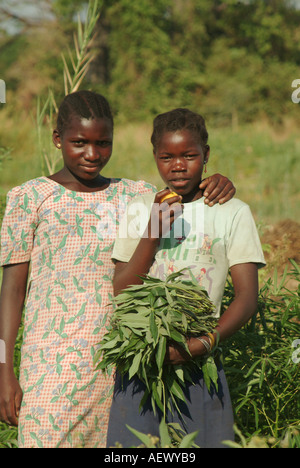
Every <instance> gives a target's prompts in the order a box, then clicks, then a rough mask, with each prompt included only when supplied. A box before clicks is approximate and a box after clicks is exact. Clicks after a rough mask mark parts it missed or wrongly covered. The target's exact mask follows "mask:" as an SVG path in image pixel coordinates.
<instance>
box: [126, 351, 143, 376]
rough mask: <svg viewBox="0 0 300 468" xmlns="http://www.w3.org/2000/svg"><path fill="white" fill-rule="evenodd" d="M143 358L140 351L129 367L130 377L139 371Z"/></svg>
mask: <svg viewBox="0 0 300 468" xmlns="http://www.w3.org/2000/svg"><path fill="white" fill-rule="evenodd" d="M141 359H142V353H139V354H137V355H136V356H135V357H134V359H133V361H132V364H131V366H130V369H129V373H128V374H129V379H131V378H132V377H133V376H134V375H135V374H136V373H137V371H138V368H139V365H140V363H141Z"/></svg>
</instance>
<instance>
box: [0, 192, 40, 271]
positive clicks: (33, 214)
mask: <svg viewBox="0 0 300 468" xmlns="http://www.w3.org/2000/svg"><path fill="white" fill-rule="evenodd" d="M27 192H28V193H27ZM36 225H37V209H36V198H35V196H34V193H33V191H32V190H30V188H29V190H28V187H26V185H25V184H24V186H19V187H15V188H13V189H12V190H10V192H8V194H7V199H6V210H5V214H4V218H3V222H2V227H1V250H0V265H1V266H5V265H10V264H16V263H25V262H29V261H30V257H31V251H32V248H33V241H34V232H35V228H36Z"/></svg>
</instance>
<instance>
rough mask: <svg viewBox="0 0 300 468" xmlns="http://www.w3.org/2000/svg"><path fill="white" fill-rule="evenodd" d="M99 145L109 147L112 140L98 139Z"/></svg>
mask: <svg viewBox="0 0 300 468" xmlns="http://www.w3.org/2000/svg"><path fill="white" fill-rule="evenodd" d="M97 144H98V146H101V148H107V147H108V146H111V141H108V140H107V141H98V143H97Z"/></svg>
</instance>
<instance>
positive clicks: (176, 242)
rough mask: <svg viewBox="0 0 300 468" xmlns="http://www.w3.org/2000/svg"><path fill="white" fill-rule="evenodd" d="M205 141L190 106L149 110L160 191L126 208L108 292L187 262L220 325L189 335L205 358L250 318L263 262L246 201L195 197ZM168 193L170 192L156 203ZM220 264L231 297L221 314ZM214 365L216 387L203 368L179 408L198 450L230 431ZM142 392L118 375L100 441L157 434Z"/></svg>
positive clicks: (180, 356) (179, 359)
mask: <svg viewBox="0 0 300 468" xmlns="http://www.w3.org/2000/svg"><path fill="white" fill-rule="evenodd" d="M207 140H208V134H207V130H206V127H205V122H204V119H203V118H202V117H201V116H200V115H199V114H196V113H194V112H191V111H190V110H188V109H175V110H173V111H170V112H167V113H165V114H161V115H159V116H158V117H156V119H155V120H154V129H153V134H152V139H151V141H152V144H153V152H154V157H155V161H156V164H157V167H158V170H159V173H160V175H161V177H162V179H163V181H164V183H165V184H166V186H167V187H168V189H165V190H162V191H161V192H159V193H157V194H156V195H152V194H149V195H143V196H141V197H139V198H138V199H135V201H133V202H132V203H131V204H130V205H129V206H128V208H127V215H126V216H125V217H124V218H123V222H122V223H121V226H120V230H119V235H118V237H117V240H116V242H115V247H114V251H113V259H114V261H115V263H116V269H115V277H114V292H115V294H116V293H118V292H120V291H121V290H123V289H125V288H126V287H128V286H129V285H132V284H139V283H141V282H142V280H141V278H140V277H141V276H143V275H145V274H150V275H151V276H156V277H159V278H161V279H164V278H165V277H166V276H167V275H168V273H169V272H170V271H177V270H182V269H186V271H187V275H188V277H189V273H188V271H189V270H190V271H192V273H193V275H194V277H196V278H198V281H199V283H201V284H202V285H203V286H204V287H205V288H206V290H207V292H208V294H209V296H210V298H211V300H212V301H213V302H214V304H215V307H216V311H215V314H216V316H217V317H218V318H219V320H218V326H217V328H216V333H215V334H214V335H213V336H203V337H201V340H199V339H197V338H191V339H189V340H188V347H189V350H190V353H191V355H192V356H193V357H197V356H202V355H205V353H207V349H209V348H211V347H213V346H214V344H215V341H216V337H217V335H218V337H219V340H220V341H223V340H225V339H226V338H228V337H230V336H231V335H232V334H233V333H235V332H236V331H237V330H239V329H240V328H241V327H242V326H243V325H244V324H245V323H246V322H247V321H248V320H249V319H250V318H251V317H252V315H253V314H254V313H255V311H256V306H257V296H258V272H257V270H258V268H259V267H261V266H263V265H264V257H263V253H262V249H261V245H260V241H259V237H258V234H257V230H256V227H255V223H254V220H253V218H252V215H251V212H250V209H249V207H248V205H246V204H245V203H243V202H241V201H240V200H238V199H232V200H230V201H229V202H228V203H225V204H224V205H215V206H214V207H212V208H209V207H208V206H207V205H206V204H205V203H204V201H203V196H202V192H201V190H199V183H200V182H201V179H202V172H203V168H204V167H205V166H206V164H207V162H208V159H209V153H210V148H209V146H208V145H207ZM169 190H170V191H173V192H175V193H176V194H177V195H174V196H173V197H172V198H169V199H167V200H166V201H165V202H164V204H163V205H162V206H160V203H161V202H162V200H163V198H164V197H165V195H166V194H168V193H169ZM182 207H184V210H183V211H182ZM135 208H136V209H135ZM137 213H140V216H137ZM149 216H150V220H149ZM228 270H230V272H231V277H232V281H233V285H234V290H235V297H234V300H233V302H232V303H231V304H230V306H229V307H228V308H227V310H226V311H225V312H224V313H223V314H222V315H220V308H221V301H222V296H223V292H224V286H225V282H226V278H227V274H228ZM167 354H168V363H169V364H170V363H171V364H172V363H173V364H174V365H175V364H182V363H184V362H185V361H186V359H187V355H186V353H185V352H184V351H183V349H182V348H179V347H176V346H173V345H170V346H169V349H168V353H167ZM218 372H219V386H218V387H219V388H218V391H216V390H215V389H214V390H212V391H211V392H210V393H209V392H208V390H207V388H206V386H205V384H204V381H203V375H202V373H201V372H199V375H197V376H195V378H194V384H190V383H189V382H187V384H186V390H185V395H186V400H187V405H186V407H185V408H181V409H182V412H183V413H184V426H185V427H184V429H185V430H186V431H187V432H188V433H189V432H193V431H196V430H197V431H199V433H198V436H197V439H196V443H197V445H199V446H200V447H202V448H204V447H209V448H210V447H222V446H224V445H223V444H222V441H224V440H228V439H232V438H233V414H232V407H231V401H230V395H229V392H228V387H227V383H226V378H225V375H224V371H223V369H222V366H221V364H219V365H218ZM143 391H144V387H143V384H142V382H140V381H138V379H136V378H133V379H131V380H130V381H128V379H126V378H125V379H124V378H123V379H122V381H121V378H120V376H119V375H118V373H117V375H116V383H115V392H114V400H113V404H112V407H111V412H110V421H109V429H108V446H111V445H114V443H115V442H119V443H121V444H122V445H123V447H130V446H132V445H136V444H137V443H138V440H137V439H136V438H135V436H134V435H133V434H132V433H131V432H130V431H129V430H128V429H127V428H126V424H127V425H129V426H131V427H133V428H134V429H137V430H139V431H142V432H144V433H150V434H153V435H157V434H158V426H159V422H160V417H159V412H158V414H157V415H156V416H155V415H154V414H153V411H152V409H151V405H144V407H143V408H142V410H140V408H139V404H140V401H141V397H142V393H141V392H143ZM168 422H181V423H182V421H181V419H180V417H179V415H178V414H177V413H176V410H174V413H173V414H169V415H168Z"/></svg>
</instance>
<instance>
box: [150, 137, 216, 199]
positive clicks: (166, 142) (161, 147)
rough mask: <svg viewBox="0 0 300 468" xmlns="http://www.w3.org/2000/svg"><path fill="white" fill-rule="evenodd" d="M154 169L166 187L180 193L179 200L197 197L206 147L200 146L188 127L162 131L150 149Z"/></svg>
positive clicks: (207, 149) (205, 157)
mask: <svg viewBox="0 0 300 468" xmlns="http://www.w3.org/2000/svg"><path fill="white" fill-rule="evenodd" d="M154 156H155V159H156V164H157V168H158V171H159V173H160V175H161V178H162V179H163V181H164V183H165V184H166V185H167V186H168V187H169V189H170V190H172V191H174V192H176V193H177V194H178V195H181V196H182V199H183V202H190V201H193V200H194V199H197V198H198V197H197V195H198V194H199V191H200V190H199V184H200V183H201V178H202V171H203V166H204V161H205V162H207V160H208V157H209V147H208V146H206V147H205V148H203V146H202V145H201V143H200V141H199V139H198V138H197V137H196V136H195V134H194V133H193V132H191V131H189V130H178V131H176V132H165V133H164V134H163V135H162V137H161V140H160V142H159V143H158V145H157V147H156V150H155V151H154Z"/></svg>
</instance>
